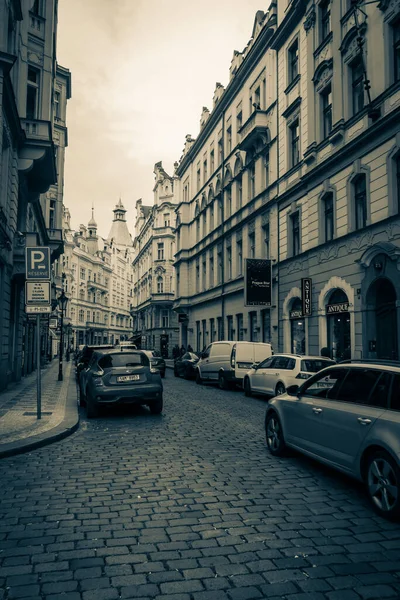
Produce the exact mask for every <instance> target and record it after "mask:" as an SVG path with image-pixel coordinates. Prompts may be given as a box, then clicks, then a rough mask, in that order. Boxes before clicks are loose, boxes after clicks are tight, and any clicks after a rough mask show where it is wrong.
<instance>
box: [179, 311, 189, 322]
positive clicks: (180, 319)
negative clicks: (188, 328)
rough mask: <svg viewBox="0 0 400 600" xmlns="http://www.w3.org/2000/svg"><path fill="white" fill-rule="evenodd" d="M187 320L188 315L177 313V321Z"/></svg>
mask: <svg viewBox="0 0 400 600" xmlns="http://www.w3.org/2000/svg"><path fill="white" fill-rule="evenodd" d="M188 320H189V317H188V316H187V314H186V313H179V314H178V323H186V321H188Z"/></svg>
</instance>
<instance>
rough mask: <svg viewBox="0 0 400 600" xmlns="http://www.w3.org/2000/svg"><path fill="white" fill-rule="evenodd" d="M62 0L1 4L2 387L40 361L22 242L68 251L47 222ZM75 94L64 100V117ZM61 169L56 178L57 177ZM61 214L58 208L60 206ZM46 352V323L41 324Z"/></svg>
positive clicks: (53, 173) (55, 252) (55, 181)
mask: <svg viewBox="0 0 400 600" xmlns="http://www.w3.org/2000/svg"><path fill="white" fill-rule="evenodd" d="M56 40H57V1H56V0H50V1H48V2H46V3H45V2H40V1H39V0H38V1H35V2H33V1H31V2H27V1H24V2H21V1H20V0H13V1H12V2H6V1H4V0H3V1H2V2H0V314H1V322H0V330H1V331H0V340H1V347H0V388H3V387H5V386H6V385H7V383H8V382H9V381H12V380H18V379H20V378H21V376H23V375H24V374H27V373H29V372H30V371H31V370H32V369H33V368H34V364H35V348H36V344H35V336H36V328H35V326H34V324H33V323H31V322H30V321H29V319H28V318H27V316H26V315H25V311H24V305H25V296H24V294H25V291H24V283H25V247H26V246H34V245H43V246H49V247H50V249H51V259H52V261H55V260H56V259H57V258H58V257H59V256H60V254H61V253H62V251H63V240H62V233H61V227H60V225H58V229H57V226H56V223H54V226H53V227H50V221H49V215H48V214H47V213H46V197H45V194H46V193H47V192H48V190H49V189H50V187H51V186H56V185H57V186H58V187H57V189H59V190H60V195H59V200H58V201H59V203H62V189H63V186H62V176H63V172H62V169H63V165H62V163H63V160H64V155H63V152H61V153H60V159H59V161H57V163H56V158H55V151H56V143H55V121H54V101H55V89H56V85H57V83H56V82H57V70H58V71H59V73H61V72H62V73H63V79H64V81H65V86H66V88H68V89H70V74H69V71H68V70H67V69H63V68H62V67H58V66H57V62H56ZM69 96H70V93H67V94H65V97H64V98H63V100H62V101H61V104H62V110H63V115H64V121H63V127H64V131H66V129H65V107H66V102H67V99H68V97H69ZM57 167H58V168H59V177H57ZM59 212H60V211H59ZM40 335H41V354H42V357H43V359H44V357H45V355H46V347H47V339H48V322H47V321H44V322H43V324H42V328H41V333H40Z"/></svg>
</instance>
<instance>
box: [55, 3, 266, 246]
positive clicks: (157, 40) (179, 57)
mask: <svg viewBox="0 0 400 600" xmlns="http://www.w3.org/2000/svg"><path fill="white" fill-rule="evenodd" d="M268 5H269V1H268V0H246V1H245V2H243V0H201V1H200V0H84V2H82V0H61V1H60V3H59V16H58V49H57V60H58V63H59V64H61V65H62V66H64V67H67V68H68V69H70V71H71V74H72V98H71V100H70V101H69V103H68V108H67V126H68V142H69V145H68V148H67V151H66V162H65V188H64V203H65V205H66V206H67V207H68V208H69V209H70V212H71V223H72V227H73V228H77V227H78V226H79V224H80V223H85V224H86V223H87V222H88V220H89V219H90V216H91V205H92V202H94V206H95V217H96V220H97V223H98V231H99V234H100V235H102V236H103V237H107V235H108V232H109V229H110V226H111V220H112V217H113V213H112V209H113V208H114V206H115V204H116V203H117V201H118V198H119V196H120V195H121V197H122V201H123V203H124V205H125V208H126V209H127V210H128V213H127V220H128V224H129V229H130V231H131V233H132V234H133V223H134V218H135V210H134V207H135V203H136V200H137V199H138V198H142V199H143V203H144V204H153V192H152V189H153V185H154V174H153V169H154V164H155V163H156V162H158V161H160V160H161V161H162V163H163V166H164V168H165V169H166V171H167V172H168V173H169V174H171V175H172V174H173V164H174V162H175V161H177V160H179V158H180V156H181V154H182V150H183V146H184V141H185V135H186V134H187V133H190V134H191V135H192V136H194V137H196V136H197V135H198V132H199V123H200V115H201V110H202V107H203V106H207V107H208V108H209V109H210V110H211V108H212V97H213V94H214V89H215V83H216V82H217V81H220V82H221V83H222V84H223V85H225V86H226V85H227V83H228V81H229V66H230V63H231V59H232V56H233V51H234V50H240V51H241V50H243V48H244V47H245V46H246V44H247V42H248V40H249V39H250V36H251V32H252V28H253V23H254V17H255V14H256V12H257V10H264V11H266V10H267V8H268Z"/></svg>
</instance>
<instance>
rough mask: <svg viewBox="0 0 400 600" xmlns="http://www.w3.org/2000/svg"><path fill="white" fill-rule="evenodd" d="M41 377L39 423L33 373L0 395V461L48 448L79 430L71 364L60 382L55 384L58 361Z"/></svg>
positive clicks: (73, 373) (66, 364)
mask: <svg viewBox="0 0 400 600" xmlns="http://www.w3.org/2000/svg"><path fill="white" fill-rule="evenodd" d="M41 374H42V403H41V409H42V410H41V412H42V417H41V419H37V399H36V372H34V373H31V374H30V375H28V376H27V377H25V378H24V379H23V380H21V381H20V382H18V383H16V384H14V385H13V386H12V387H11V389H8V390H6V391H4V392H2V393H0V458H3V457H5V456H12V455H14V454H19V453H21V452H27V451H29V450H34V449H35V448H39V447H40V446H44V445H46V444H50V443H51V442H55V441H57V440H60V439H62V438H63V437H66V436H67V435H70V434H71V433H73V432H74V431H76V429H77V428H78V425H79V415H78V401H77V388H76V383H75V368H74V363H73V361H70V362H64V363H63V376H64V377H63V378H64V380H63V381H58V360H53V361H52V362H51V363H50V364H49V365H48V366H46V367H45V368H44V369H42V371H41Z"/></svg>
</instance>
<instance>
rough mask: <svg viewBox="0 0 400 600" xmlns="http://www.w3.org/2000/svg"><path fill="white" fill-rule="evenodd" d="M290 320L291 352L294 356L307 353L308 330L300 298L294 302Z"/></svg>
mask: <svg viewBox="0 0 400 600" xmlns="http://www.w3.org/2000/svg"><path fill="white" fill-rule="evenodd" d="M289 318H290V346H291V348H290V351H291V352H292V353H293V354H305V353H306V329H305V319H304V317H303V309H302V304H301V300H300V298H296V299H295V300H293V302H292V306H291V309H290V312H289Z"/></svg>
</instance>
